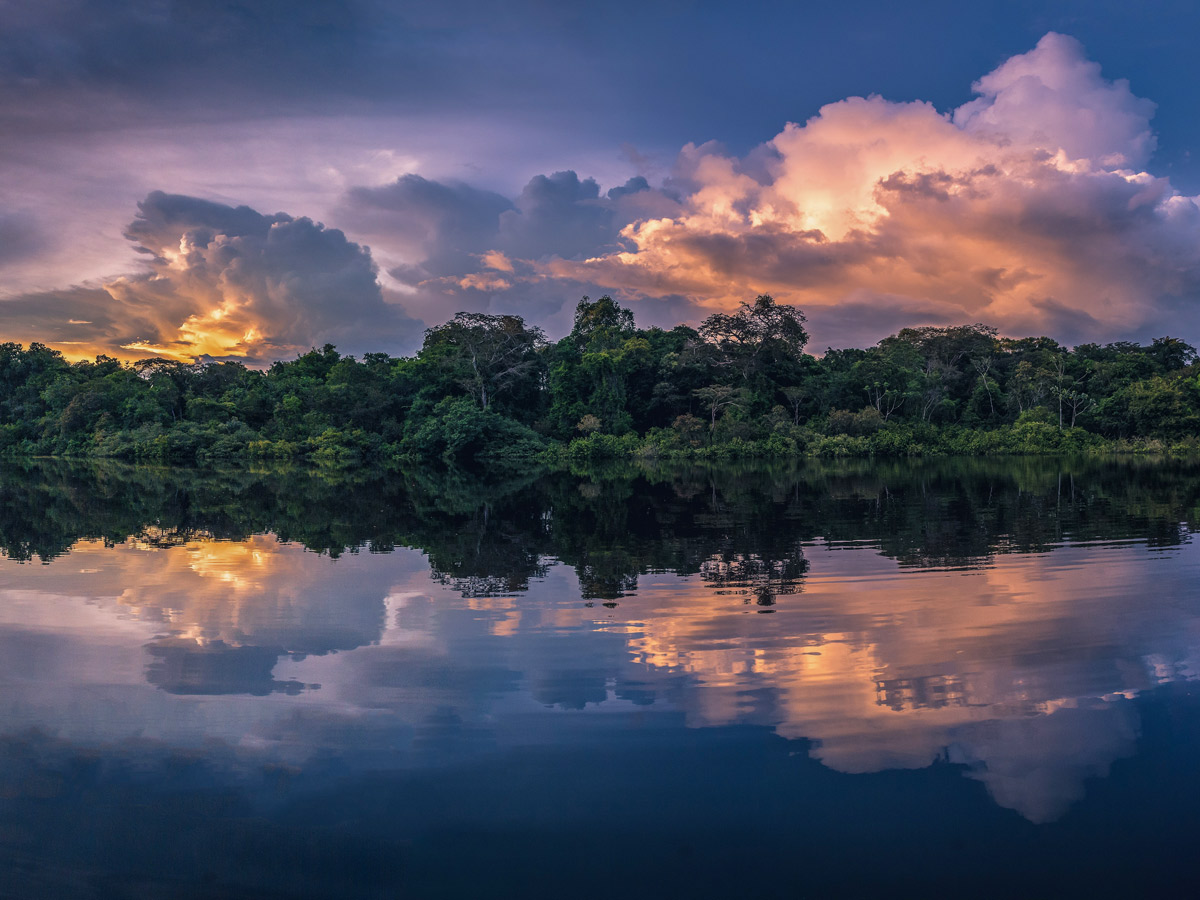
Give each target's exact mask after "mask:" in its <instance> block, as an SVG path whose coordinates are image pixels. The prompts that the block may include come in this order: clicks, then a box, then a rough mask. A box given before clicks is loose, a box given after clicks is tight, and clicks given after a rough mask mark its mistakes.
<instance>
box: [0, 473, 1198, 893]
mask: <svg viewBox="0 0 1200 900" xmlns="http://www.w3.org/2000/svg"><path fill="white" fill-rule="evenodd" d="M0 475H2V477H3V480H2V482H0V483H2V487H0V544H2V545H3V547H4V549H5V552H6V559H5V560H4V561H2V562H0V895H3V896H14V897H121V898H124V897H128V898H143V897H240V896H263V897H396V896H413V897H459V896H488V897H494V896H501V897H504V896H513V897H530V896H537V897H541V896H546V897H551V896H553V897H562V896H568V897H593V896H594V897H600V896H604V897H611V896H614V895H617V896H622V897H663V896H669V897H674V896H702V897H709V896H728V895H731V894H737V895H742V894H750V895H753V896H761V897H847V896H850V897H855V896H872V897H873V896H940V895H946V894H948V893H950V892H958V891H962V892H969V893H970V894H972V895H975V896H1015V895H1020V896H1048V897H1050V896H1052V897H1064V896H1092V897H1095V896H1144V895H1149V894H1152V893H1155V892H1159V891H1165V890H1173V891H1176V892H1178V891H1182V890H1184V889H1187V888H1189V887H1190V886H1191V885H1193V884H1194V883H1195V882H1196V879H1197V875H1200V867H1198V865H1197V863H1196V862H1195V860H1194V856H1195V852H1194V844H1195V840H1196V836H1197V834H1200V805H1198V803H1197V801H1198V799H1200V752H1198V751H1200V696H1198V695H1197V692H1196V681H1195V679H1196V678H1197V677H1198V676H1200V589H1198V585H1200V552H1198V551H1197V547H1196V544H1195V543H1194V542H1193V540H1192V535H1193V532H1194V530H1195V527H1196V525H1197V517H1198V515H1200V470H1197V469H1195V468H1193V467H1190V466H1188V465H1183V464H1179V463H1150V462H1139V463H1136V464H1134V463H1120V462H1108V463H1101V462H1095V461H1093V462H1078V463H1067V462H1061V461H1049V460H1039V461H1019V462H986V463H985V462H978V461H975V462H971V461H967V462H954V461H942V462H939V463H929V464H922V465H918V464H912V465H908V464H905V465H882V464H881V465H877V466H871V465H867V464H846V465H843V466H831V467H808V468H805V469H800V470H793V471H776V470H761V469H760V470H754V469H748V470H732V469H727V470H717V471H703V470H690V471H615V472H588V473H577V474H574V475H572V474H559V475H555V476H547V477H543V478H539V479H536V480H533V479H524V480H520V479H519V480H516V481H513V482H511V483H508V484H499V485H498V484H483V483H474V482H469V481H464V480H455V479H450V480H447V479H445V478H443V477H440V476H438V477H433V476H427V475H424V474H420V473H418V474H415V475H414V474H412V473H408V474H394V475H390V476H379V477H378V478H377V479H373V478H360V479H358V480H351V481H338V480H336V479H330V478H327V477H326V478H319V477H317V478H314V477H310V476H308V475H304V474H299V473H297V474H288V473H259V474H255V473H233V474H230V473H226V474H224V475H219V476H205V475H201V474H197V473H185V472H169V471H168V472H151V471H148V470H140V471H138V470H113V469H105V468H80V467H69V466H62V465H51V464H42V465H38V466H33V467H24V468H20V469H16V468H8V469H5V470H3V471H2V472H0Z"/></svg>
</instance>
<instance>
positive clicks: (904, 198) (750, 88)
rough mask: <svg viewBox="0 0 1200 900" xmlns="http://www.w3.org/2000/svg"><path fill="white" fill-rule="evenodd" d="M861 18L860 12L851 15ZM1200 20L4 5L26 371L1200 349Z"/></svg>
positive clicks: (191, 1) (376, 5)
mask: <svg viewBox="0 0 1200 900" xmlns="http://www.w3.org/2000/svg"><path fill="white" fill-rule="evenodd" d="M825 6H830V8H824V7H825ZM1198 27H1200V9H1197V8H1195V6H1194V4H1190V3H1184V2H1149V3H1143V4H1140V5H1136V6H1135V5H1133V4H1128V3H1115V2H1105V0H1092V2H1082V0H1081V2H1073V0H1065V2H1057V3H1047V2H1041V3H1033V2H1020V0H1017V2H980V3H972V4H962V3H950V2H925V3H909V4H895V3H883V2H866V0H846V2H843V3H839V4H834V5H821V6H818V5H817V4H805V3H794V2H792V3H787V2H746V3H741V4H737V5H736V6H735V5H734V4H718V3H708V2H688V0H661V2H654V0H642V2H637V3H630V2H622V0H614V2H610V3H605V4H570V3H561V2H548V0H547V2H542V0H513V2H506V3H503V4H497V3H483V2H455V0H449V2H438V3H432V2H425V3H408V2H384V0H344V2H315V0H287V2H284V0H245V2H235V0H187V2H181V0H175V2H172V0H128V2H123V3H121V4H112V3H107V2H99V0H43V2H40V3H37V4H30V3H25V2H20V0H0V339H2V340H11V341H18V342H22V343H28V342H31V341H39V342H42V343H45V344H47V345H49V346H51V347H53V348H55V349H57V350H60V351H62V352H63V353H64V354H66V355H67V356H69V357H71V358H80V357H90V356H93V355H95V354H97V353H106V354H109V355H112V356H117V357H119V358H125V359H132V358H137V357H146V356H165V357H168V358H174V359H181V360H192V359H197V358H215V359H229V358H233V359H243V360H246V361H247V362H249V363H251V364H254V365H262V364H266V363H269V362H270V361H272V360H275V359H286V358H292V357H294V356H295V355H296V354H297V353H300V352H303V351H304V350H307V349H308V348H309V347H312V346H320V345H322V344H324V343H326V342H329V343H333V344H335V345H337V346H338V347H339V349H341V350H342V351H343V352H346V353H354V354H362V353H365V352H373V351H383V352H389V353H394V354H402V353H403V354H407V353H412V352H414V351H415V350H417V349H418V348H419V347H420V344H421V340H422V337H423V333H424V330H425V329H426V328H427V327H430V326H436V325H438V324H441V323H442V322H444V321H446V320H447V319H449V318H450V317H451V316H453V315H454V313H456V312H458V311H460V310H466V311H475V312H487V313H495V314H500V313H503V314H517V315H521V316H524V317H525V319H526V320H527V321H528V322H529V323H531V324H535V325H538V326H540V327H542V328H543V329H545V331H546V332H547V334H548V335H549V336H550V337H552V338H556V337H559V336H561V335H563V334H564V333H566V332H567V331H568V330H569V328H570V323H571V316H572V312H573V310H574V307H575V304H576V303H577V301H578V300H579V298H580V297H581V296H583V295H589V296H592V297H595V296H598V295H601V294H605V293H608V294H611V295H612V296H614V297H616V298H617V299H618V300H619V301H620V302H622V303H623V304H625V305H627V306H629V307H630V308H631V309H632V310H633V311H634V314H635V316H636V318H637V321H638V324H639V325H640V326H642V327H648V326H661V327H668V328H669V327H671V326H673V325H675V324H677V323H680V322H686V323H688V324H693V325H694V324H697V323H699V322H700V321H701V320H702V319H703V318H704V317H705V316H707V315H710V314H711V313H713V312H715V311H723V310H729V309H731V308H734V307H736V305H737V304H738V303H739V302H741V301H744V300H752V299H753V298H754V297H755V296H756V295H758V294H761V293H770V294H771V295H773V296H774V297H775V298H776V299H777V300H779V301H781V302H786V303H793V304H796V305H797V306H799V307H800V308H801V309H802V310H803V311H804V312H805V313H806V315H807V316H808V321H809V329H810V331H811V333H812V341H811V343H810V345H809V346H810V349H812V350H814V351H817V352H820V351H822V350H823V349H824V348H825V347H827V346H834V347H845V346H870V345H872V344H874V343H875V342H877V341H878V340H880V339H881V338H883V337H885V336H887V335H888V334H891V333H894V332H895V331H897V330H898V329H899V328H901V327H904V326H908V325H952V324H962V323H972V322H983V323H985V324H990V325H994V326H996V327H998V328H999V329H1000V330H1001V332H1002V333H1004V334H1008V335H1012V336H1021V335H1029V334H1047V335H1050V336H1052V337H1054V338H1056V339H1058V340H1060V341H1062V342H1064V343H1066V344H1071V345H1073V344H1077V343H1080V342H1085V341H1101V342H1104V341H1112V340H1125V339H1132V340H1142V341H1145V340H1149V339H1150V338H1152V337H1158V336H1162V335H1165V334H1170V335H1172V336H1175V337H1180V338H1182V339H1184V340H1188V341H1190V342H1192V343H1197V342H1200V205H1198V201H1197V197H1198V196H1200V156H1197V155H1196V154H1194V153H1193V152H1192V150H1193V148H1198V149H1200V119H1198V118H1197V117H1196V116H1195V115H1194V110H1195V97H1194V93H1195V88H1194V85H1195V84H1197V83H1200V58H1197V56H1196V54H1195V53H1194V46H1193V45H1194V36H1195V34H1196V33H1197V29H1198Z"/></svg>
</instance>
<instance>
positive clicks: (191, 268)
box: [3, 192, 421, 363]
mask: <svg viewBox="0 0 1200 900" xmlns="http://www.w3.org/2000/svg"><path fill="white" fill-rule="evenodd" d="M138 208H139V214H138V216H137V218H136V219H135V220H134V222H133V223H132V224H131V225H130V226H129V227H128V229H127V230H126V236H127V237H128V238H129V239H130V240H131V241H133V242H134V243H135V245H136V247H137V249H138V250H139V251H140V252H142V253H143V254H145V255H146V256H147V257H148V265H147V269H146V271H144V272H141V273H139V274H135V275H129V276H125V277H120V278H116V279H113V280H111V281H109V282H108V283H106V284H105V285H104V286H103V287H102V288H87V287H80V288H74V289H69V290H66V291H59V292H49V293H44V294H40V295H35V296H24V297H18V298H15V299H12V300H7V301H4V307H3V308H4V310H5V320H6V323H7V330H8V331H9V333H10V334H12V333H14V332H24V336H25V337H27V339H29V340H39V341H42V342H44V343H49V344H51V345H52V346H60V345H61V348H62V349H64V350H68V351H70V350H74V351H75V352H74V355H83V354H85V353H91V352H108V353H111V354H114V355H118V356H129V355H139V356H166V357H171V358H176V359H186V360H190V359H194V358H197V357H200V356H211V357H214V358H241V359H246V360H248V361H251V362H255V363H264V362H269V361H271V360H274V359H280V358H286V357H290V356H294V355H295V354H296V353H298V352H303V351H304V350H307V349H308V348H309V347H311V346H313V345H318V344H322V343H325V342H330V343H334V344H336V345H338V346H339V347H340V348H341V349H342V350H343V351H346V352H351V353H356V352H364V351H374V350H392V351H395V352H400V351H411V350H412V349H414V346H415V345H416V344H419V339H420V332H421V328H420V326H419V324H418V323H416V322H414V321H413V320H411V319H409V318H408V317H407V316H405V315H404V314H403V313H402V312H401V311H400V310H399V308H398V307H397V306H395V305H393V304H389V303H387V302H385V300H384V297H383V294H382V291H381V289H380V286H379V283H378V281H377V280H376V277H375V265H374V263H373V262H372V260H371V255H370V252H369V251H368V250H367V249H366V248H364V247H362V246H359V245H358V244H356V243H353V242H351V241H349V240H347V239H346V236H345V235H344V234H343V233H342V232H341V231H338V230H336V229H332V228H326V227H325V226H324V225H321V224H319V223H315V222H313V221H312V220H311V219H307V218H293V217H292V216H289V215H287V214H285V213H276V214H274V215H269V216H268V215H263V214H261V213H259V212H257V211H255V210H253V209H251V208H250V207H247V206H239V207H231V206H226V205H223V204H220V203H213V202H210V201H206V200H201V199H198V198H195V197H188V196H183V195H178V194H174V195H173V194H165V193H162V192H154V193H151V194H150V195H149V196H148V197H146V199H145V200H144V201H142V202H141V203H140V204H138Z"/></svg>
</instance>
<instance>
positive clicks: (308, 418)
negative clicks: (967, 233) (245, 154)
mask: <svg viewBox="0 0 1200 900" xmlns="http://www.w3.org/2000/svg"><path fill="white" fill-rule="evenodd" d="M807 344H808V332H807V330H806V328H805V317H804V315H803V314H802V313H801V312H800V311H799V310H798V309H796V308H795V307H792V306H789V305H786V304H781V303H776V302H775V301H774V300H773V299H772V298H771V297H769V296H766V295H762V296H759V297H757V298H756V299H755V300H753V301H752V302H744V303H742V304H741V305H740V306H739V308H738V309H737V310H735V311H733V312H731V313H716V314H713V315H711V316H709V317H708V318H707V319H705V320H704V321H703V322H702V323H701V324H700V326H699V327H698V328H692V327H689V326H687V325H678V326H676V327H675V328H672V329H670V330H665V329H661V328H645V329H639V328H637V327H636V326H635V324H634V320H633V315H632V313H631V312H630V311H629V310H628V309H625V308H623V307H622V306H621V305H620V304H619V303H617V302H616V301H614V300H613V299H612V298H610V297H607V296H605V297H600V298H599V299H597V300H594V301H593V300H591V299H589V298H587V297H584V298H583V299H582V300H581V301H580V302H579V304H578V306H577V307H576V310H575V318H574V324H573V327H572V329H571V332H570V334H568V335H567V336H566V337H564V338H563V339H562V340H560V341H557V342H552V341H549V340H547V339H546V336H545V335H544V333H543V332H542V331H541V330H540V329H539V328H536V327H533V326H530V325H527V324H526V323H525V322H524V320H523V319H522V318H521V317H519V316H512V315H486V314H482V313H459V314H457V315H456V316H454V317H453V318H452V319H451V320H450V321H448V322H446V323H444V324H442V325H439V326H436V327H434V328H430V329H428V330H427V331H426V333H425V339H424V343H423V346H422V347H421V349H420V351H419V352H418V353H417V354H415V355H414V356H412V357H392V356H389V355H387V354H384V353H368V354H366V355H364V356H363V357H362V358H355V357H352V356H343V355H341V354H340V353H338V351H337V350H336V348H334V347H333V346H332V345H329V344H326V345H325V346H324V347H322V348H320V349H313V350H311V351H310V352H308V353H305V354H302V355H300V356H299V357H298V358H296V359H294V360H289V361H285V362H277V363H275V364H274V365H272V366H271V367H270V368H268V369H266V370H257V369H252V368H248V367H247V366H245V365H244V364H242V363H239V362H228V361H226V362H212V361H205V362H198V363H191V364H189V363H182V362H176V361H171V360H166V359H144V360H139V361H137V362H133V363H125V362H121V361H119V360H116V359H113V358H110V357H106V356H99V357H97V358H96V359H95V360H90V361H88V360H85V361H80V362H74V363H72V362H69V361H67V360H66V359H64V358H63V356H62V355H61V354H60V353H58V352H57V351H54V350H52V349H50V348H48V347H45V346H43V345H41V344H36V343H35V344H31V345H30V346H29V347H28V348H25V347H23V346H21V345H19V344H15V343H5V344H0V454H4V455H9V456H29V455H53V456H65V457H114V458H122V459H128V460H133V461H142V462H158V463H170V464H184V465H213V464H244V463H247V462H252V461H256V460H298V461H303V462H307V463H311V464H317V465H331V466H341V467H347V466H355V465H363V464H368V465H369V464H381V463H383V464H387V463H398V462H404V461H440V462H443V463H447V464H451V465H457V466H465V467H472V466H474V467H492V468H495V467H504V466H513V465H527V464H528V463H530V462H531V461H533V460H536V459H541V460H551V461H553V460H555V459H558V460H580V459H586V460H596V459H601V458H605V457H622V456H630V455H637V456H643V457H654V456H665V457H673V456H681V457H702V458H703V457H714V458H737V457H753V456H774V457H780V456H801V455H810V456H865V455H882V456H900V455H944V454H988V453H1047V452H1072V451H1086V450H1091V449H1176V450H1193V449H1197V435H1198V434H1200V367H1198V365H1197V362H1196V350H1195V349H1194V348H1193V347H1191V346H1190V345H1189V344H1187V343H1185V342H1183V341H1181V340H1178V339H1175V338H1170V337H1163V338H1159V339H1156V340H1154V341H1153V342H1152V343H1151V344H1149V345H1148V346H1145V345H1141V344H1137V343H1133V342H1127V341H1118V342H1115V343H1109V344H1104V345H1101V344H1082V345H1079V346H1077V347H1074V348H1068V347H1065V346H1063V345H1061V344H1059V343H1058V342H1057V341H1054V340H1053V339H1051V338H1047V337H1030V338H1019V339H1014V338H1006V337H1000V336H999V335H998V333H997V331H996V329H994V328H991V327H988V326H986V325H981V324H974V325H960V326H953V327H920V328H904V329H902V330H901V331H899V332H898V333H897V334H894V335H892V336H890V337H888V338H885V339H884V340H882V341H880V342H879V344H878V345H876V346H874V347H871V348H868V349H843V350H834V349H830V350H828V351H827V352H826V353H825V354H824V355H822V356H820V357H817V356H814V355H812V354H810V353H808V352H807V351H806V348H807Z"/></svg>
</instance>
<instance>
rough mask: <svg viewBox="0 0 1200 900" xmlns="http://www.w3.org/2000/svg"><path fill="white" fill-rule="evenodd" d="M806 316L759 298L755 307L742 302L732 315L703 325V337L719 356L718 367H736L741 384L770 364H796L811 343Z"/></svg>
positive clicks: (763, 296) (718, 316)
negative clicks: (789, 361)
mask: <svg viewBox="0 0 1200 900" xmlns="http://www.w3.org/2000/svg"><path fill="white" fill-rule="evenodd" d="M805 321H806V320H805V317H804V313H802V312H800V310H798V309H797V308H796V307H794V306H789V305H787V304H779V303H776V302H775V301H774V300H773V299H772V298H771V297H770V296H768V295H767V294H760V295H759V296H758V297H756V298H755V300H754V303H753V304H751V303H746V302H742V303H741V304H740V305H739V306H738V311H737V312H735V313H733V314H732V315H729V314H726V313H714V314H713V315H711V316H709V317H708V318H707V319H705V320H704V322H703V323H702V324H701V325H700V336H701V337H702V338H703V339H704V340H705V341H707V342H708V343H709V344H711V345H713V346H714V347H715V348H716V349H717V351H718V352H719V364H720V365H725V366H731V367H733V368H734V369H735V370H736V371H737V372H738V374H739V375H740V376H741V380H742V381H744V382H747V383H749V382H750V380H751V378H752V376H754V375H755V374H757V373H759V372H762V371H763V370H764V369H765V368H767V367H768V366H769V365H770V364H771V363H779V362H781V361H786V360H794V359H795V358H796V357H799V356H800V354H801V353H802V352H803V351H804V345H805V344H807V343H808V332H807V331H806V330H805V329H804V322H805Z"/></svg>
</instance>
